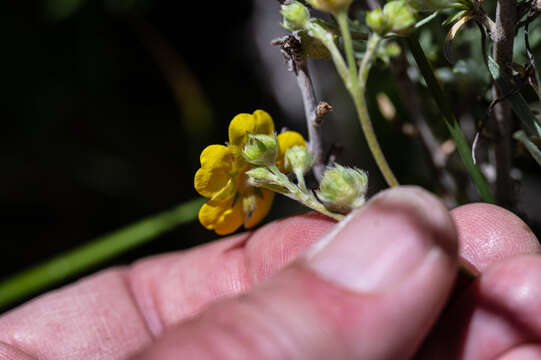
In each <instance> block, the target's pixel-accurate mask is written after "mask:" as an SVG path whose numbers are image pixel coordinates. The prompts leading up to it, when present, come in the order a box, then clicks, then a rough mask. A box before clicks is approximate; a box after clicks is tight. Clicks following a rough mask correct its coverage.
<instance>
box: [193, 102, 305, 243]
mask: <svg viewBox="0 0 541 360" xmlns="http://www.w3.org/2000/svg"><path fill="white" fill-rule="evenodd" d="M248 134H265V135H272V134H274V123H273V121H272V118H271V117H270V115H269V114H268V113H266V112H265V111H263V110H256V111H255V112H254V113H253V114H239V115H237V116H235V117H234V118H233V120H232V121H231V123H230V124H229V143H228V144H227V146H224V145H210V146H208V147H206V148H205V150H203V152H202V153H201V168H200V169H199V170H198V171H197V173H196V174H195V179H194V185H195V189H196V190H197V192H198V193H199V194H201V195H203V196H205V197H208V198H209V200H208V201H207V202H206V203H205V204H204V205H203V206H202V207H201V210H199V221H200V222H201V224H202V225H203V226H204V227H206V228H207V229H209V230H214V231H216V233H217V234H219V235H225V234H230V233H232V232H234V231H235V230H237V229H238V228H239V227H240V226H241V225H244V227H245V228H247V229H249V228H251V227H253V226H255V225H256V224H257V223H259V222H260V221H261V220H262V219H263V218H264V217H265V215H267V213H268V212H269V209H270V207H271V204H272V200H273V198H274V193H273V192H272V191H270V190H267V189H261V188H256V187H253V186H250V185H248V184H247V182H246V175H245V173H246V171H248V170H250V169H251V168H252V167H253V166H252V165H251V164H249V163H248V162H247V161H246V160H244V158H243V157H242V149H243V147H244V145H245V144H246V141H247V140H248ZM295 145H302V146H306V143H305V141H304V139H303V137H302V135H300V134H299V133H297V132H295V131H287V132H284V133H282V134H280V135H278V154H277V157H276V164H277V166H278V168H279V169H280V171H283V172H285V169H284V153H285V151H286V150H287V149H289V148H290V147H293V146H295Z"/></svg>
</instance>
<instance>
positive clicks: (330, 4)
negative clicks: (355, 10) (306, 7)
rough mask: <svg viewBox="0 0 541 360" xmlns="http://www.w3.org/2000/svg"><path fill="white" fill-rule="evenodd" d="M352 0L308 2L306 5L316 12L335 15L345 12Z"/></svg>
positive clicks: (317, 0)
mask: <svg viewBox="0 0 541 360" xmlns="http://www.w3.org/2000/svg"><path fill="white" fill-rule="evenodd" d="M352 2H353V0H308V3H310V5H312V6H313V7H314V8H316V9H318V10H323V11H327V12H330V13H332V14H335V13H337V12H339V11H345V10H347V8H348V7H349V5H351V3H352Z"/></svg>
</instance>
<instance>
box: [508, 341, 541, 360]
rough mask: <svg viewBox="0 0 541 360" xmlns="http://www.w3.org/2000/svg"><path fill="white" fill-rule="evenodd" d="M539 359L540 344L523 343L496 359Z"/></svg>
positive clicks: (540, 355)
mask: <svg viewBox="0 0 541 360" xmlns="http://www.w3.org/2000/svg"><path fill="white" fill-rule="evenodd" d="M538 359H541V344H525V345H520V346H519V347H517V348H515V349H513V350H511V351H509V352H507V353H505V354H504V355H502V356H501V357H499V358H498V360H538Z"/></svg>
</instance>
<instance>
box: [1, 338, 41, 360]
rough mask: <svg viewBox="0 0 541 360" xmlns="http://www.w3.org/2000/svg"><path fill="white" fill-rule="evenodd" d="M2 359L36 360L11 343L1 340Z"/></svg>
mask: <svg viewBox="0 0 541 360" xmlns="http://www.w3.org/2000/svg"><path fill="white" fill-rule="evenodd" d="M0 360H34V358H32V357H30V356H29V355H28V354H25V353H23V352H22V351H20V350H17V349H16V348H14V347H13V346H11V345H8V344H5V343H3V342H0Z"/></svg>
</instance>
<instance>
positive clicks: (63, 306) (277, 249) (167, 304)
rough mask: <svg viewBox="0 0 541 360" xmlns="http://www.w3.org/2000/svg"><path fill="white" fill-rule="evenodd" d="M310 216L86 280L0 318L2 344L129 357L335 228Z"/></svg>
mask: <svg viewBox="0 0 541 360" xmlns="http://www.w3.org/2000/svg"><path fill="white" fill-rule="evenodd" d="M332 224H333V222H332V221H329V220H328V219H327V218H325V217H322V216H319V215H315V214H308V215H303V216H298V217H294V218H289V219H285V220H281V221H277V222H274V223H271V224H269V225H267V226H265V227H263V228H262V229H260V230H258V231H256V232H255V233H245V234H241V235H237V236H233V237H229V238H226V239H224V240H221V241H218V242H215V243H211V244H209V245H206V246H201V247H199V248H196V249H193V250H190V251H186V252H178V253H175V254H170V255H163V256H157V257H153V258H149V259H146V260H142V261H140V262H138V263H136V264H135V265H133V266H132V267H131V268H116V269H111V270H106V271H103V272H100V273H98V274H96V275H93V276H90V277H87V278H85V279H83V280H81V281H79V282H77V283H75V284H73V285H70V286H67V287H64V288H62V289H60V290H58V291H54V292H51V293H49V294H46V295H44V296H41V297H39V298H37V299H35V300H33V301H31V302H29V303H27V304H25V305H23V306H21V307H19V308H17V309H15V310H12V311H10V312H8V313H6V314H4V315H3V316H2V317H0V341H4V342H5V343H7V344H10V345H11V346H12V347H13V348H17V349H20V350H21V351H24V352H26V353H27V354H30V355H32V356H35V357H37V358H51V359H86V358H89V357H92V356H98V357H100V359H119V358H125V357H126V356H128V355H129V354H132V353H134V352H136V351H138V350H139V349H141V348H142V347H143V346H145V345H148V344H149V343H150V342H151V341H152V339H153V337H154V336H156V335H157V334H158V333H159V332H160V331H161V329H162V328H163V327H164V326H168V325H169V324H172V323H175V322H176V321H179V320H180V319H182V318H183V317H184V316H187V315H192V314H194V313H196V312H197V311H198V309H200V308H201V307H202V306H204V305H205V304H207V303H209V302H211V301H213V300H215V299H216V298H219V297H221V296H227V295H229V294H235V293H238V292H240V291H243V290H244V289H246V288H248V287H250V286H251V285H252V284H253V283H255V282H257V281H259V279H261V278H265V277H267V276H269V274H270V273H271V272H273V271H275V269H277V268H280V267H281V266H284V264H285V263H287V262H288V261H290V260H291V259H292V258H293V257H295V256H296V255H297V254H298V253H300V252H301V251H302V250H303V249H304V248H305V247H306V246H308V244H310V243H312V242H313V241H314V240H315V239H317V238H318V237H319V236H320V235H321V234H323V233H324V232H326V231H327V229H329V228H330V227H331V226H332Z"/></svg>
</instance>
